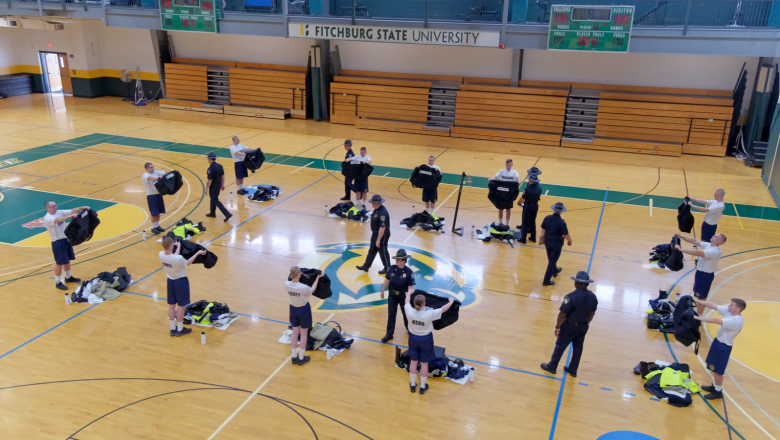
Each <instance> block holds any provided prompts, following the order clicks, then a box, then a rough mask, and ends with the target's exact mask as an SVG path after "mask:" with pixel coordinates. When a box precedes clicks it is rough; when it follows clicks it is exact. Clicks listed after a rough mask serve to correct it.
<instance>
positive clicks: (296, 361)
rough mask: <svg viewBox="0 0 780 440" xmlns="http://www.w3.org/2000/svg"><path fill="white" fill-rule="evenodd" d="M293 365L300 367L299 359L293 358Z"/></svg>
mask: <svg viewBox="0 0 780 440" xmlns="http://www.w3.org/2000/svg"><path fill="white" fill-rule="evenodd" d="M292 364H293V365H298V358H297V357H295V356H293V358H292Z"/></svg>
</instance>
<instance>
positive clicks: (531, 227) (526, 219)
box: [520, 203, 539, 241]
mask: <svg viewBox="0 0 780 440" xmlns="http://www.w3.org/2000/svg"><path fill="white" fill-rule="evenodd" d="M538 212H539V204H537V203H534V204H532V205H530V204H528V203H526V204H525V206H524V207H523V229H522V230H521V231H520V235H521V236H522V239H523V240H525V239H526V238H527V237H528V234H531V240H532V241H536V213H538Z"/></svg>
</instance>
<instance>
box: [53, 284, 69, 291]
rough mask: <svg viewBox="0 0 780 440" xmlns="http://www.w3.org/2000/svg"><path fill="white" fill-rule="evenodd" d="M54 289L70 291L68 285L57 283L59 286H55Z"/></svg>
mask: <svg viewBox="0 0 780 440" xmlns="http://www.w3.org/2000/svg"><path fill="white" fill-rule="evenodd" d="M54 287H56V288H58V289H60V290H68V286H66V285H64V284H62V283H57V284H55V285H54Z"/></svg>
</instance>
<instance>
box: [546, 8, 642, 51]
mask: <svg viewBox="0 0 780 440" xmlns="http://www.w3.org/2000/svg"><path fill="white" fill-rule="evenodd" d="M633 22H634V7H633V6H562V5H558V6H553V7H552V10H551V13H550V33H549V35H548V40H547V49H549V50H574V51H591V52H628V43H629V41H630V37H631V26H632V24H633Z"/></svg>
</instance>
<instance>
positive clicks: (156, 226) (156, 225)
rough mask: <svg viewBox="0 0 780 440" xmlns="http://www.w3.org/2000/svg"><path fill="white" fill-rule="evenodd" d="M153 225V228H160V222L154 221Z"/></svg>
mask: <svg viewBox="0 0 780 440" xmlns="http://www.w3.org/2000/svg"><path fill="white" fill-rule="evenodd" d="M152 227H153V228H159V227H160V222H152Z"/></svg>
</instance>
